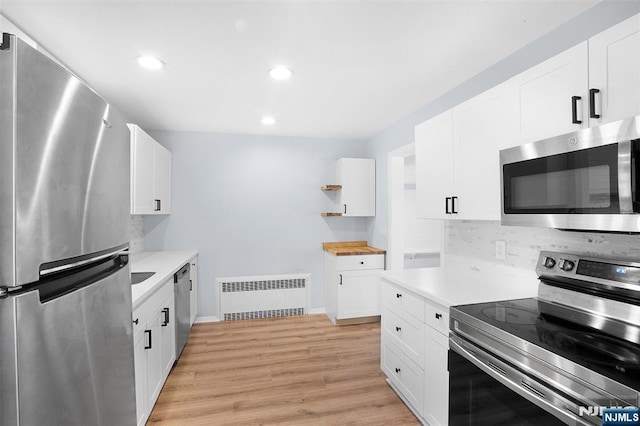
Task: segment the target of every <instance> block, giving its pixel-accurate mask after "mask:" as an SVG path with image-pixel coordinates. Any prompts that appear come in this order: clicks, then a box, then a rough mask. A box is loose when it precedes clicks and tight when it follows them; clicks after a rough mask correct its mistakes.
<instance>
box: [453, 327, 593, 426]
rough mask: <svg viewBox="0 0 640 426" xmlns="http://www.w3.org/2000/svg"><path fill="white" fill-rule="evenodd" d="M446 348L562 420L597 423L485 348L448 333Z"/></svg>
mask: <svg viewBox="0 0 640 426" xmlns="http://www.w3.org/2000/svg"><path fill="white" fill-rule="evenodd" d="M449 348H450V349H451V350H453V351H454V352H456V353H457V354H458V355H460V356H462V357H463V358H465V359H467V360H468V361H470V362H471V363H472V364H474V365H475V366H476V367H478V368H479V369H480V370H482V371H483V372H484V373H486V374H488V375H489V376H491V377H492V378H494V379H495V380H497V381H498V382H500V383H502V384H503V385H505V386H506V387H508V388H509V389H511V390H512V391H514V392H515V393H517V394H518V395H520V396H522V397H523V398H525V399H527V400H528V401H530V402H532V403H534V404H536V405H537V406H539V407H540V408H542V409H544V410H545V411H547V412H549V413H551V414H553V415H554V416H556V417H557V418H559V419H560V420H562V421H564V422H565V423H568V424H575V425H585V426H590V425H593V424H599V423H590V422H588V421H586V420H585V419H584V418H582V417H580V416H578V415H576V414H575V412H578V407H577V405H576V404H574V403H573V402H571V401H569V400H567V399H566V398H564V397H562V396H560V395H559V394H558V393H556V392H555V391H554V390H553V389H551V388H549V387H547V386H543V385H542V384H541V383H540V382H538V381H535V380H532V379H531V378H529V376H527V375H526V374H524V373H522V372H521V371H519V370H516V369H515V368H513V367H511V366H509V365H507V364H506V363H504V362H502V361H501V360H499V359H498V358H496V357H494V356H492V355H491V354H489V353H488V352H486V351H485V350H483V349H481V348H479V347H476V346H475V345H472V344H471V343H467V342H466V341H464V340H462V339H461V338H460V337H458V336H455V335H450V338H449ZM595 420H600V418H598V417H594V421H595Z"/></svg>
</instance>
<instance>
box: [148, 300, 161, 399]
mask: <svg viewBox="0 0 640 426" xmlns="http://www.w3.org/2000/svg"><path fill="white" fill-rule="evenodd" d="M160 321H161V312H160V310H158V311H157V312H156V313H154V314H153V316H152V317H151V319H149V321H147V327H146V329H145V332H144V334H145V336H144V343H145V345H144V347H145V350H146V352H147V397H148V398H149V399H148V405H147V406H148V407H149V410H151V408H152V407H153V405H154V404H155V403H156V400H157V399H158V395H160V390H161V389H162V385H163V383H164V380H163V374H162V371H163V368H162V353H161V351H160V347H161V346H160V345H161V343H160V341H161V337H160Z"/></svg>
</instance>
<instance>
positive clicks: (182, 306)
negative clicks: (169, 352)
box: [173, 263, 191, 361]
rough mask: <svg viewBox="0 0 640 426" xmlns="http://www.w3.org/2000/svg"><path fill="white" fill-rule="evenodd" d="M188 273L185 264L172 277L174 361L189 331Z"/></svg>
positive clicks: (188, 267)
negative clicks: (174, 299)
mask: <svg viewBox="0 0 640 426" xmlns="http://www.w3.org/2000/svg"><path fill="white" fill-rule="evenodd" d="M189 271H190V266H189V264H188V263H187V264H185V265H184V266H183V267H182V268H180V270H179V271H178V272H176V273H175V274H174V275H173V283H174V284H173V285H174V290H175V298H176V321H175V324H176V361H177V360H178V358H179V357H180V354H181V353H182V350H183V349H184V346H185V345H186V344H187V339H188V338H189V330H190V329H191V312H190V309H191V307H190V302H189V290H190V287H191V280H190V277H189V275H190V274H189Z"/></svg>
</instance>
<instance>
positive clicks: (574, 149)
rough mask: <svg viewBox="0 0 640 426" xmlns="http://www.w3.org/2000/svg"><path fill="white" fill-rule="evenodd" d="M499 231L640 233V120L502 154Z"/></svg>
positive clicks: (520, 147)
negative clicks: (532, 228)
mask: <svg viewBox="0 0 640 426" xmlns="http://www.w3.org/2000/svg"><path fill="white" fill-rule="evenodd" d="M500 176H501V183H502V185H501V195H502V196H501V200H502V206H501V207H502V218H501V222H502V224H503V225H516V226H540V227H548V228H559V229H568V230H590V231H603V232H624V233H640V203H639V202H638V201H639V200H640V184H639V183H640V116H638V117H632V118H629V119H626V120H621V121H617V122H614V123H608V124H604V125H601V126H598V127H593V128H590V129H584V130H580V131H578V132H574V133H568V134H565V135H561V136H557V137H554V138H550V139H545V140H542V141H538V142H533V143H529V144H525V145H522V146H518V147H514V148H509V149H505V150H502V151H500Z"/></svg>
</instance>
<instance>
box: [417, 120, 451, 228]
mask: <svg viewBox="0 0 640 426" xmlns="http://www.w3.org/2000/svg"><path fill="white" fill-rule="evenodd" d="M415 138H416V140H415V147H416V203H417V204H416V207H417V214H418V217H421V218H425V219H450V218H451V215H449V214H446V208H447V206H445V203H446V201H447V200H446V199H447V198H448V197H452V196H454V195H455V194H454V182H453V159H454V154H453V119H452V111H451V110H449V111H447V112H445V113H442V114H440V115H438V116H436V117H434V118H432V119H430V120H428V121H426V122H424V123H421V124H419V125H417V126H416V128H415ZM448 208H449V209H450V205H449V207H448ZM450 211H451V210H450Z"/></svg>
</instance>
